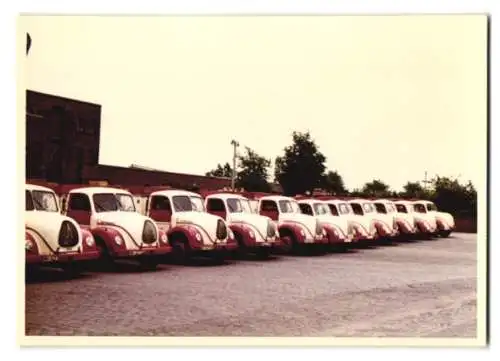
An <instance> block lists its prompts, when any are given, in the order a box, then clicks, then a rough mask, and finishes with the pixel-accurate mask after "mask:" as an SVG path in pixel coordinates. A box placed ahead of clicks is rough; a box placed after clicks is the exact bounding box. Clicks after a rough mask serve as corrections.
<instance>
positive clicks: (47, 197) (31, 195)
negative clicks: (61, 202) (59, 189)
mask: <svg viewBox="0 0 500 361" xmlns="http://www.w3.org/2000/svg"><path fill="white" fill-rule="evenodd" d="M35 209H36V210H37V211H45V212H58V211H59V207H58V206H57V199H56V196H55V194H54V193H53V192H48V191H35V190H34V191H31V192H30V191H26V210H27V211H32V210H35Z"/></svg>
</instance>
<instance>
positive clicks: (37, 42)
mask: <svg viewBox="0 0 500 361" xmlns="http://www.w3.org/2000/svg"><path fill="white" fill-rule="evenodd" d="M22 24H23V26H22V27H21V30H22V31H24V30H25V31H29V32H30V34H31V37H32V40H33V44H32V48H31V50H30V54H29V57H27V58H26V59H25V60H24V66H25V69H26V84H25V87H27V88H28V89H32V90H36V91H42V92H47V93H52V94H57V95H61V96H66V97H70V98H77V99H80V100H85V101H90V102H96V103H99V104H101V105H102V115H101V148H100V157H99V162H100V163H103V164H111V165H121V166H128V165H130V164H131V163H138V164H142V165H145V166H149V167H155V168H160V169H164V170H168V171H174V172H186V173H199V174H203V173H205V172H206V171H208V170H210V169H212V168H214V167H215V166H216V164H217V163H218V162H220V163H222V162H226V161H229V162H231V160H232V147H231V145H230V141H231V139H232V138H235V139H237V140H238V141H239V142H240V144H241V145H244V146H249V147H251V148H253V149H254V150H255V151H257V152H258V153H260V154H262V155H264V156H266V157H269V158H273V159H274V158H275V157H276V156H277V155H281V154H282V153H283V148H284V147H286V146H287V145H289V144H290V143H291V133H292V131H293V130H298V131H307V130H309V131H310V132H311V135H312V137H313V138H314V140H315V141H316V142H317V144H318V145H319V148H320V150H321V151H322V152H323V154H325V156H326V158H327V162H326V165H327V167H328V169H331V170H337V171H338V172H339V173H340V174H341V175H342V176H343V177H344V181H345V183H346V185H347V187H348V188H350V189H352V188H355V187H361V186H362V185H363V184H364V183H365V182H367V181H370V180H373V179H381V180H383V181H385V182H387V183H388V184H389V185H391V187H393V188H395V189H400V188H401V187H402V185H403V184H404V183H406V181H408V180H422V179H423V178H424V172H425V171H426V170H427V171H428V173H429V177H431V176H433V175H434V174H439V175H445V176H458V175H461V176H460V179H461V180H463V181H465V180H468V179H471V180H472V181H473V182H474V183H476V184H477V182H479V181H482V179H483V178H484V176H483V175H482V174H481V173H484V172H485V154H486V114H487V113H486V109H487V108H486V94H487V89H486V84H487V73H486V59H487V58H486V56H487V54H486V43H487V38H486V35H487V33H486V31H487V28H486V26H487V23H486V17H485V16H317V17H312V16H310V17H306V16H302V17H301V16H295V17H292V16H289V17H285V16H281V17H271V16H262V17H258V16H247V17H231V16H227V17H208V16H207V17H202V16H186V17H173V16H172V17H131V16H129V17H104V16H102V17H90V16H89V17H62V16H60V17H24V18H23V19H22ZM241 150H243V149H241ZM271 173H272V172H271Z"/></svg>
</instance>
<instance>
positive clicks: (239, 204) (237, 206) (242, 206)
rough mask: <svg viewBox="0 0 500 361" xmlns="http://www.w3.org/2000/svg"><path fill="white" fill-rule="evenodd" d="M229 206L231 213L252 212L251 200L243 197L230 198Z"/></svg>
mask: <svg viewBox="0 0 500 361" xmlns="http://www.w3.org/2000/svg"><path fill="white" fill-rule="evenodd" d="M227 208H228V209H229V212H231V213H252V209H251V207H250V202H249V201H248V200H247V199H242V198H228V199H227Z"/></svg>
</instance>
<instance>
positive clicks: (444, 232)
mask: <svg viewBox="0 0 500 361" xmlns="http://www.w3.org/2000/svg"><path fill="white" fill-rule="evenodd" d="M450 234H451V231H450V230H448V231H441V232H440V236H441V237H443V238H448V237H449V236H450Z"/></svg>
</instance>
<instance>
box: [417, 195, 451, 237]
mask: <svg viewBox="0 0 500 361" xmlns="http://www.w3.org/2000/svg"><path fill="white" fill-rule="evenodd" d="M413 205H414V207H416V208H415V209H417V208H418V209H419V211H421V212H422V213H426V214H428V215H429V216H430V217H432V218H434V220H435V222H436V230H435V232H434V233H435V235H437V236H441V237H449V236H450V234H451V232H452V231H453V229H454V228H455V219H454V218H453V216H452V215H451V214H450V213H447V212H440V211H439V210H438V208H437V207H436V204H435V203H434V202H431V201H425V200H420V201H415V202H413Z"/></svg>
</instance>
